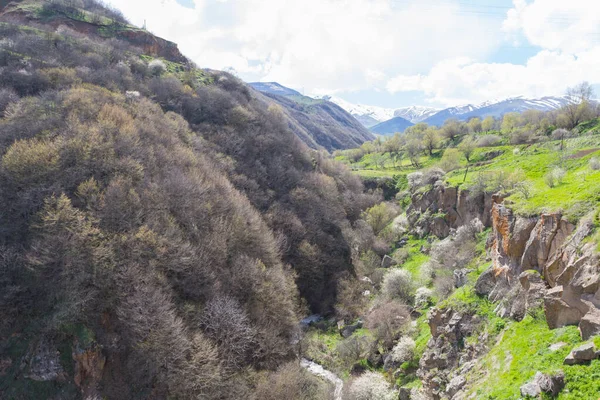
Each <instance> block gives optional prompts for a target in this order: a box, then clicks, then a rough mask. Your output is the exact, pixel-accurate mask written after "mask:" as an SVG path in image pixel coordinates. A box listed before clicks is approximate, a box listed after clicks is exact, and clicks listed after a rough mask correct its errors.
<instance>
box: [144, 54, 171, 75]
mask: <svg viewBox="0 0 600 400" xmlns="http://www.w3.org/2000/svg"><path fill="white" fill-rule="evenodd" d="M148 69H149V70H150V74H152V75H154V76H161V75H162V74H164V73H165V72H167V65H166V64H165V63H164V61H162V60H159V59H158V58H157V59H154V60H152V61H150V62H149V63H148Z"/></svg>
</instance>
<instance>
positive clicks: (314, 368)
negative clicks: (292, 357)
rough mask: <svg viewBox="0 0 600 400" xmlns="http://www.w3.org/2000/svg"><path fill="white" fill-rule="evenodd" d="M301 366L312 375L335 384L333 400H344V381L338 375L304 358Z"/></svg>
mask: <svg viewBox="0 0 600 400" xmlns="http://www.w3.org/2000/svg"><path fill="white" fill-rule="evenodd" d="M300 365H301V366H302V368H306V370H307V371H308V372H310V373H311V374H313V375H315V376H318V377H320V378H323V379H325V380H327V381H329V382H331V383H333V384H334V385H335V390H334V392H333V399H334V400H342V389H343V388H344V381H342V380H341V379H340V378H339V377H338V376H337V375H336V374H334V373H333V372H331V371H328V370H326V369H325V368H323V367H322V366H321V365H319V364H317V363H315V362H312V361H309V360H307V359H306V358H303V359H302V360H301V361H300Z"/></svg>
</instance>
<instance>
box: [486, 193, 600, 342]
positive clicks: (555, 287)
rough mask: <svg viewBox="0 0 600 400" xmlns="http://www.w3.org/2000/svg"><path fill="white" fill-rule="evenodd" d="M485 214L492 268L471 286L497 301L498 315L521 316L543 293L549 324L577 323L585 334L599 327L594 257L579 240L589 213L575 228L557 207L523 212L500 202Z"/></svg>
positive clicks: (588, 225)
mask: <svg viewBox="0 0 600 400" xmlns="http://www.w3.org/2000/svg"><path fill="white" fill-rule="evenodd" d="M491 215H492V218H491V219H492V228H493V232H492V236H491V239H490V240H489V242H488V245H489V251H490V254H491V256H492V260H493V261H492V268H491V270H489V271H487V272H485V273H483V274H482V275H481V277H480V278H479V281H478V282H477V285H476V290H477V292H478V293H479V294H482V295H488V296H489V298H490V299H491V300H492V301H497V302H499V304H498V307H497V308H496V312H497V313H498V314H499V315H501V316H511V317H513V318H515V319H517V320H518V319H521V318H522V317H523V316H524V315H525V313H526V312H527V310H528V309H532V308H535V307H537V306H539V304H540V303H541V301H542V299H543V304H544V310H545V313H546V319H547V322H548V326H549V327H550V328H558V327H561V326H565V325H577V324H579V326H580V331H581V335H582V337H583V338H585V339H587V338H589V337H590V335H593V334H594V332H597V333H600V317H599V316H600V263H599V259H598V256H597V255H595V252H594V246H593V244H590V243H588V244H586V243H585V240H584V239H585V238H586V237H588V236H589V235H590V233H591V232H592V229H593V224H592V221H591V219H583V220H582V221H581V222H580V223H579V226H578V227H577V229H575V226H574V225H573V224H571V223H569V222H568V221H567V220H566V219H564V218H563V217H562V216H561V214H559V213H553V214H542V215H541V216H540V217H539V218H525V217H519V216H515V215H513V212H512V211H511V210H510V209H508V208H507V207H505V206H504V205H503V204H494V205H493V207H492V210H491ZM532 270H535V271H536V273H535V274H534V273H533V272H531V271H532ZM537 273H539V274H541V277H542V278H543V280H542V279H541V278H538V275H536V274H537ZM517 277H518V278H519V279H520V282H521V284H520V285H519V284H517Z"/></svg>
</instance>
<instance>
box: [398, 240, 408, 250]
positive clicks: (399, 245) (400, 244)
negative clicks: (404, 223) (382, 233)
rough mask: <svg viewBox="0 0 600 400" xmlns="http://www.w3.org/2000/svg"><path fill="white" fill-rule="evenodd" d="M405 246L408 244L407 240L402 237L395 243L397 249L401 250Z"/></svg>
mask: <svg viewBox="0 0 600 400" xmlns="http://www.w3.org/2000/svg"><path fill="white" fill-rule="evenodd" d="M407 244H408V238H407V237H403V238H401V239H400V240H398V241H397V242H396V247H397V248H399V249H401V248H403V247H404V246H406V245H407Z"/></svg>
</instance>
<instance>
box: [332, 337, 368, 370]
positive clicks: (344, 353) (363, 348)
mask: <svg viewBox="0 0 600 400" xmlns="http://www.w3.org/2000/svg"><path fill="white" fill-rule="evenodd" d="M370 348H371V340H369V338H368V337H366V336H358V335H352V336H350V337H349V338H347V339H344V340H342V341H341V342H339V343H338V345H337V346H336V348H335V351H336V353H337V355H338V357H339V359H340V360H341V361H342V363H343V364H344V368H345V369H349V368H351V367H352V365H353V364H355V363H356V362H358V361H359V360H361V359H364V358H366V357H367V356H368V353H369V349H370Z"/></svg>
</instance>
